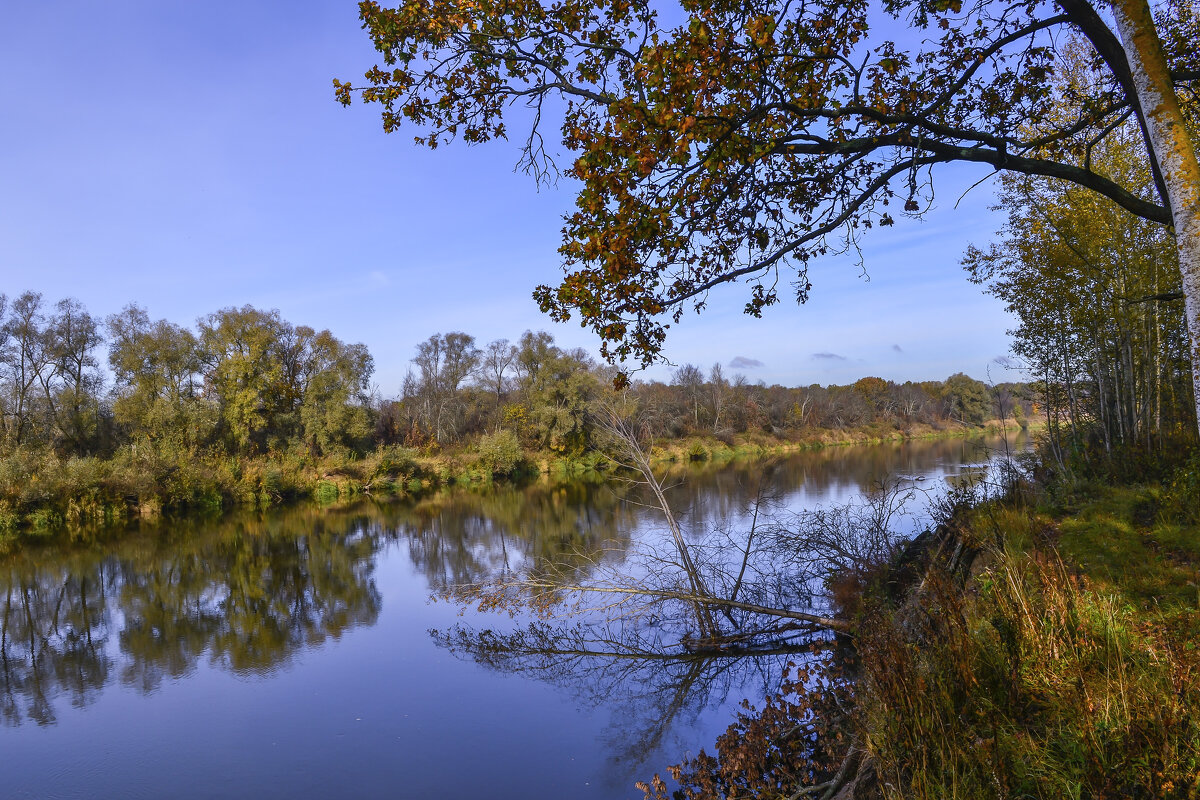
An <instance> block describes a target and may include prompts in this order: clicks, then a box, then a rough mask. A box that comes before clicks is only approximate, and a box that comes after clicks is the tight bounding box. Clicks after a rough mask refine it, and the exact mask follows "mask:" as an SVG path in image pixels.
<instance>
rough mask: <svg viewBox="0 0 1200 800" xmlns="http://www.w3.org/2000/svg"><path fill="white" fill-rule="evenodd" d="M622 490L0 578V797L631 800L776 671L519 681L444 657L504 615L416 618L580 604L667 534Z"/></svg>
mask: <svg viewBox="0 0 1200 800" xmlns="http://www.w3.org/2000/svg"><path fill="white" fill-rule="evenodd" d="M998 446H1000V445H999V443H998V442H990V441H989V442H982V441H964V440H941V441H914V442H905V443H897V444H883V445H876V446H860V447H834V448H827V449H824V450H818V451H808V452H802V453H797V454H795V455H791V456H788V457H786V458H778V459H773V460H770V461H757V462H753V463H734V464H730V465H725V466H721V467H711V466H710V467H698V468H695V469H689V470H681V471H680V472H678V473H676V474H673V475H672V476H671V481H670V483H671V484H672V485H673V488H671V490H670V492H669V495H670V500H671V504H672V506H673V507H674V508H675V509H676V510H677V512H678V516H679V519H680V523H681V526H682V527H683V528H684V529H685V531H687V532H689V535H690V534H692V533H697V534H698V533H699V532H701V531H705V530H709V529H712V528H714V527H719V526H720V525H722V524H723V523H725V522H727V521H729V520H731V519H734V520H736V519H739V518H741V517H742V516H743V515H744V514H745V513H746V508H747V507H748V504H749V503H750V502H751V500H752V499H753V498H754V497H755V496H756V493H757V492H759V490H760V489H761V488H762V487H763V486H764V484H766V485H769V488H771V489H772V490H773V491H774V493H775V495H776V496H777V497H778V498H779V499H780V501H781V502H782V503H784V504H786V505H787V506H789V507H791V508H796V509H800V508H813V507H817V506H820V505H824V504H830V503H841V502H846V501H848V500H852V499H853V498H855V497H856V496H859V495H861V494H862V493H863V492H864V491H866V490H867V489H868V488H869V487H871V486H872V484H874V483H875V482H877V481H879V480H880V479H882V478H884V477H885V476H904V477H906V478H908V479H922V480H920V481H917V483H916V485H919V486H922V487H932V488H935V489H936V487H941V486H944V485H946V484H947V483H948V482H953V481H955V480H957V479H958V477H959V476H963V475H969V474H975V473H976V472H977V471H978V468H979V465H980V464H982V463H984V462H986V461H987V460H988V459H989V458H990V457H991V456H992V455H994V453H995V448H997V447H998ZM631 491H634V490H632V489H630V488H629V486H628V485H627V484H625V483H623V482H619V481H608V482H587V481H580V482H576V483H566V484H556V485H547V484H535V485H530V486H525V487H521V488H516V487H496V488H492V489H489V490H487V491H486V492H485V491H468V490H462V491H454V492H446V493H443V494H439V495H437V496H435V497H431V498H427V499H424V500H421V501H419V502H413V503H400V502H397V503H388V504H378V505H376V504H371V503H364V504H359V505H356V506H354V507H351V508H325V509H320V508H317V507H315V506H304V507H298V508H291V509H286V510H283V511H273V512H267V513H238V514H233V515H230V516H227V517H223V518H220V519H218V520H209V521H191V522H182V523H181V522H174V523H171V524H165V523H163V524H158V525H144V526H142V527H141V528H140V529H139V530H137V531H134V532H132V533H128V534H126V535H124V536H122V537H120V538H118V539H116V540H115V541H114V542H112V543H103V542H93V543H86V544H85V543H78V544H75V545H71V546H66V545H64V546H54V547H45V548H38V549H31V550H27V551H25V552H22V553H18V554H15V555H13V556H10V557H8V558H6V559H4V560H0V614H2V615H3V617H2V627H3V630H2V636H0V798H26V797H28V798H108V797H112V798H166V797H171V798H210V797H211V798H220V797H248V798H293V799H294V798H336V797H348V798H376V797H378V798H385V797H386V798H398V797H399V798H403V797H446V798H460V797H461V798H491V799H497V800H500V799H503V798H529V797H554V798H575V797H579V798H626V797H640V793H639V792H637V790H636V789H635V788H634V786H633V783H634V782H635V781H636V780H641V779H647V778H649V777H650V776H651V775H652V774H653V773H654V772H656V771H657V772H663V771H664V770H665V767H666V766H667V765H669V764H671V763H675V762H677V761H679V760H680V758H681V757H682V756H684V755H686V754H689V753H695V752H697V751H699V750H700V749H701V748H708V749H709V750H710V751H711V748H712V743H713V741H714V740H715V738H716V736H717V735H718V734H719V733H720V732H721V731H723V730H724V728H725V727H726V726H727V725H728V724H729V722H730V721H731V720H732V719H733V716H734V714H736V712H737V710H738V706H739V703H740V701H741V700H742V699H743V698H750V699H751V701H752V702H753V701H755V700H758V699H761V696H762V693H763V692H764V691H769V690H770V685H771V683H772V682H773V681H774V680H777V679H778V676H779V672H780V671H781V669H782V666H783V663H784V662H783V661H782V660H781V658H782V657H780V658H776V659H775V660H774V661H771V660H770V659H726V660H724V661H721V662H716V663H715V664H700V663H699V662H694V661H686V662H679V663H670V664H667V663H664V664H658V665H656V664H653V663H651V664H649V665H647V664H629V663H628V662H617V663H607V662H604V661H603V660H602V659H590V660H582V661H581V660H579V659H575V660H565V661H562V662H561V663H559V662H555V661H546V660H541V661H538V662H537V663H533V664H528V663H525V664H522V663H511V662H505V661H504V660H502V659H497V658H493V657H490V656H489V654H488V652H487V649H486V648H476V649H475V650H472V649H471V648H469V647H468V648H463V647H461V646H456V645H455V639H454V637H453V636H452V635H449V634H448V633H447V632H451V631H454V630H456V626H463V625H465V626H467V628H468V630H470V631H475V632H476V633H477V632H478V631H480V630H485V629H491V628H496V629H498V630H501V631H506V630H513V629H515V627H517V626H520V625H521V624H523V622H524V620H523V619H521V618H520V615H518V617H517V618H516V619H512V618H510V617H509V616H508V615H496V614H484V613H482V612H478V611H476V610H474V609H467V610H465V611H463V610H461V609H459V608H458V607H457V606H455V605H453V604H450V603H446V602H430V599H429V598H430V596H431V594H432V593H434V592H436V591H438V590H439V589H442V588H444V587H446V586H448V585H453V584H459V583H465V582H479V581H483V580H486V579H488V578H490V577H495V576H496V575H498V574H500V573H501V572H502V571H506V570H508V571H513V570H521V569H528V568H535V569H536V567H537V565H539V564H543V563H555V564H560V565H561V564H564V563H566V564H568V565H573V566H574V569H575V570H576V572H577V573H578V574H577V576H576V577H577V578H579V579H583V580H586V578H587V574H588V572H589V571H590V570H592V569H595V568H597V565H604V566H606V567H613V566H616V567H619V566H620V564H621V560H622V554H623V552H624V551H625V549H626V548H628V547H629V546H630V545H631V543H635V542H637V541H639V539H641V538H643V537H647V536H653V535H657V533H655V532H656V531H660V530H661V527H662V525H661V514H659V513H657V512H655V511H654V510H653V509H651V508H647V507H645V506H642V505H639V504H637V503H635V502H631V500H630V498H631V495H630V492H631ZM910 524H911V523H910ZM916 524H917V525H919V524H920V522H919V516H918V522H917V523H916ZM432 631H439V632H441V633H440V634H438V633H433V632H432ZM467 635H468V636H470V635H471V634H469V633H468V634H467ZM493 655H494V654H493Z"/></svg>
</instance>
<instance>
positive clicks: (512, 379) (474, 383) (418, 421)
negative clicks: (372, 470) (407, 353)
mask: <svg viewBox="0 0 1200 800" xmlns="http://www.w3.org/2000/svg"><path fill="white" fill-rule="evenodd" d="M413 365H414V369H413V370H411V371H410V372H409V374H408V377H407V379H406V380H405V382H404V391H403V394H402V395H401V396H400V397H399V398H398V399H396V400H393V401H389V402H383V403H381V404H380V405H379V407H378V409H379V418H378V424H377V427H376V431H377V434H378V438H379V441H380V442H381V443H385V444H407V445H410V446H428V445H431V444H436V445H438V446H443V447H444V446H447V445H451V444H454V443H457V442H461V441H463V440H466V439H470V438H472V437H475V436H479V435H483V434H487V433H489V432H494V431H498V430H507V431H511V432H513V433H515V434H516V435H517V436H518V437H519V439H520V441H521V444H522V445H523V446H525V447H526V448H529V449H538V450H550V451H553V452H559V453H565V454H576V453H579V452H583V451H585V450H588V449H590V448H591V447H592V446H593V438H594V434H595V419H594V414H593V409H594V408H595V404H596V401H598V400H615V399H617V398H616V396H615V392H616V390H614V389H613V381H614V378H615V377H616V375H617V372H616V370H615V369H614V368H613V367H611V366H608V365H606V364H603V363H599V362H597V361H596V360H595V359H593V358H591V357H590V356H589V355H588V354H587V353H586V352H585V351H583V350H580V349H574V350H568V349H564V348H561V347H559V346H558V345H556V344H555V343H554V339H553V337H551V336H550V334H548V333H546V332H544V331H538V332H533V331H526V332H525V333H524V334H523V335H522V336H521V337H520V339H519V340H518V342H517V343H516V344H512V343H511V342H510V341H509V340H507V339H498V340H496V341H492V342H490V343H488V344H487V345H486V346H483V347H479V346H478V345H477V344H476V341H475V338H474V337H473V336H471V335H469V334H466V333H461V332H454V333H446V334H441V333H439V334H435V335H433V336H431V337H429V338H428V339H427V340H425V341H424V342H422V343H421V344H420V345H418V346H417V355H416V357H415V358H414V359H413ZM620 393H621V399H623V400H625V401H632V402H635V403H636V404H637V406H638V408H639V412H640V414H641V416H642V418H643V419H645V420H646V421H647V422H648V423H649V424H650V426H651V428H652V429H653V430H654V431H656V432H657V433H659V434H660V435H663V436H666V437H669V438H678V437H683V436H689V435H709V436H717V437H728V436H733V435H737V434H745V433H749V432H755V433H766V434H771V435H775V436H783V437H787V436H794V435H798V434H800V433H802V432H803V431H805V430H811V429H834V430H838V429H848V428H862V427H867V426H873V425H888V426H892V427H897V428H905V427H909V426H912V425H914V424H926V425H939V424H944V423H961V424H966V425H978V424H982V423H983V422H985V421H987V420H989V419H995V418H998V417H1011V416H1014V415H1020V416H1024V415H1027V414H1029V413H1031V411H1032V409H1031V407H1030V402H1029V400H1028V392H1027V391H1026V388H1025V387H1024V386H1023V385H1020V384H1002V385H999V386H995V387H989V386H987V385H986V384H984V383H982V382H981V381H977V380H974V379H973V378H970V377H969V376H967V375H964V374H962V373H959V374H957V375H952V376H950V378H948V379H947V380H945V381H922V382H912V381H908V382H905V383H903V384H897V383H894V382H891V381H885V380H883V379H881V378H874V377H869V378H863V379H861V380H859V381H857V382H856V383H854V384H852V385H850V386H828V387H825V386H819V385H816V384H814V385H812V386H808V387H799V388H789V387H784V386H778V385H776V386H766V385H764V384H762V383H757V384H753V383H750V382H749V381H748V380H747V379H746V377H745V376H744V375H740V374H735V375H732V376H726V374H725V368H724V366H723V365H722V364H720V363H716V364H713V365H712V367H711V368H710V369H708V370H705V369H702V368H701V367H699V366H697V365H695V364H684V365H682V366H680V367H679V368H678V369H676V370H675V371H674V374H673V377H672V379H671V381H670V382H669V383H662V382H659V381H635V382H633V383H630V384H629V385H627V386H624V387H623V388H622V389H621V390H620Z"/></svg>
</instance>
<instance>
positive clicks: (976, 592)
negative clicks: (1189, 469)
mask: <svg viewBox="0 0 1200 800" xmlns="http://www.w3.org/2000/svg"><path fill="white" fill-rule="evenodd" d="M1160 498H1161V489H1160V488H1158V487H1103V486H1095V487H1091V488H1090V490H1089V491H1087V492H1084V493H1081V494H1077V495H1076V496H1075V497H1074V498H1073V500H1072V503H1071V506H1070V508H1069V509H1062V508H1060V509H1040V510H1037V509H1031V508H1023V507H1004V506H1001V505H999V504H991V505H986V506H983V507H981V508H977V509H975V510H974V511H973V512H972V513H971V514H969V515H968V519H967V524H966V530H965V533H964V536H965V537H966V538H967V539H968V540H970V541H973V542H974V543H976V544H977V545H980V546H981V553H982V555H981V556H980V557H979V558H978V559H976V562H975V567H974V570H973V573H972V575H971V576H970V577H968V578H967V579H966V583H965V585H961V584H960V583H959V582H958V579H956V578H954V577H952V576H949V575H945V574H938V573H934V574H933V575H932V576H931V577H930V578H928V579H927V580H926V584H925V589H924V592H923V593H922V594H921V595H919V600H918V602H917V608H916V610H914V609H913V608H908V609H906V610H904V609H902V610H901V611H895V610H892V611H886V610H881V611H879V612H877V613H878V614H879V616H878V617H877V618H876V620H875V621H874V624H873V625H871V626H869V628H868V629H867V630H869V632H868V633H866V634H865V635H864V637H863V642H862V644H861V647H860V650H861V655H862V659H863V665H864V667H863V680H862V684H861V689H862V691H861V701H862V707H863V709H864V716H863V717H862V724H863V726H864V734H863V735H864V737H865V738H866V739H867V740H868V742H869V747H870V749H871V751H872V753H873V754H874V755H875V757H876V759H877V763H878V769H879V775H880V777H881V779H882V780H881V784H882V785H883V787H884V790H883V794H884V795H885V796H889V797H904V798H952V797H962V798H976V797H979V798H987V797H996V798H1000V797H1038V798H1059V797H1062V798H1118V797H1122V798H1123V797H1147V798H1149V797H1165V798H1196V797H1200V651H1198V650H1197V646H1198V645H1197V643H1198V642H1200V590H1198V588H1197V586H1198V585H1200V527H1197V526H1187V525H1180V524H1177V523H1175V522H1172V521H1170V520H1169V519H1164V517H1163V515H1162V514H1160V513H1158V511H1157V508H1158V507H1159V500H1160Z"/></svg>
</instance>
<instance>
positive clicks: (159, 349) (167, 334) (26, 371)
mask: <svg viewBox="0 0 1200 800" xmlns="http://www.w3.org/2000/svg"><path fill="white" fill-rule="evenodd" d="M0 312H2V315H0V442H2V444H3V447H4V448H6V449H12V448H20V447H24V448H39V447H40V448H51V449H53V450H54V451H55V452H57V453H58V454H59V455H62V456H84V455H100V456H103V455H107V454H111V453H112V452H114V451H115V450H116V449H117V448H119V447H122V446H132V447H133V448H134V449H137V448H139V447H143V448H150V449H151V450H152V451H154V452H158V453H164V454H174V455H186V454H189V453H196V452H200V451H205V450H212V449H219V450H221V451H222V452H226V453H229V454H233V455H238V456H253V455H257V454H262V453H267V452H272V451H281V450H289V449H290V450H299V451H301V452H303V453H305V454H307V455H313V456H320V455H323V454H326V453H342V454H349V453H364V452H367V451H369V450H371V449H374V448H375V447H377V446H380V445H392V444H401V445H408V446H415V447H423V448H444V447H449V446H455V445H461V444H463V443H467V442H471V441H473V440H475V439H477V438H478V437H480V436H484V435H495V434H496V433H497V432H501V431H506V432H509V433H510V434H512V435H513V436H514V437H515V438H516V439H517V441H518V442H519V444H520V445H521V446H522V447H524V448H526V449H530V450H544V451H550V452H555V453H559V454H564V455H577V454H579V453H582V452H585V451H587V450H590V449H592V448H593V447H594V443H595V442H594V434H595V414H594V409H595V408H596V405H597V403H598V402H601V401H612V400H615V399H617V396H616V393H617V391H618V390H616V389H614V381H615V379H616V377H617V371H616V369H615V368H614V367H611V366H608V365H606V364H603V363H600V362H597V361H596V360H595V359H593V358H592V357H591V356H590V355H588V353H587V352H585V351H584V350H582V349H579V348H576V349H567V348H563V347H560V346H558V345H557V344H555V342H554V338H553V337H552V336H551V335H550V334H548V333H546V332H544V331H536V332H534V331H526V332H525V333H524V334H523V335H522V336H521V337H520V338H519V339H518V340H517V342H516V344H513V343H511V342H510V341H509V340H507V339H499V340H496V341H493V342H490V343H488V344H487V345H485V346H483V347H480V346H478V345H477V344H476V341H475V338H474V337H473V336H471V335H469V334H466V333H461V332H452V333H444V334H443V333H438V334H434V335H433V336H430V337H429V338H428V339H426V340H425V341H423V342H421V343H420V344H419V345H417V347H416V354H415V356H414V358H413V359H412V368H411V369H410V370H409V373H408V375H407V377H406V378H405V381H404V386H403V391H402V393H401V394H400V396H399V397H398V398H396V399H388V400H384V399H380V398H379V397H378V396H377V395H376V394H374V393H373V392H372V391H371V388H370V378H371V374H372V372H373V369H374V362H373V360H372V357H371V354H370V353H369V352H368V351H367V348H366V347H365V346H364V345H361V344H346V343H345V342H342V341H341V340H339V339H338V338H336V337H335V336H334V335H333V334H331V333H330V332H329V331H327V330H324V331H315V330H313V329H312V328H310V327H307V326H304V325H293V324H292V323H290V322H288V321H286V320H284V319H283V318H282V317H281V316H280V315H279V312H278V311H261V310H259V309H255V308H252V307H250V306H245V307H242V308H226V309H222V310H220V311H217V312H214V313H212V314H208V315H207V316H205V317H202V318H201V319H199V320H198V321H197V324H196V327H195V328H193V329H189V328H185V327H183V326H180V325H176V324H174V323H172V322H168V321H167V320H153V319H151V318H150V316H149V315H148V314H147V313H146V311H145V310H144V309H142V308H140V307H139V306H136V305H130V306H128V307H126V308H125V309H124V310H123V311H121V313H119V314H114V315H112V316H110V317H108V318H107V319H104V320H100V319H97V318H95V317H93V316H92V315H91V314H89V313H88V311H87V309H86V308H84V306H83V305H82V304H80V303H79V302H78V301H76V300H73V299H67V300H61V301H59V302H58V303H56V304H54V305H53V306H50V305H48V304H46V303H45V302H44V301H43V298H42V296H41V295H40V294H38V293H35V292H26V293H24V294H22V295H20V296H19V297H17V298H15V299H14V300H13V301H12V302H11V303H9V302H7V301H6V300H5V299H4V298H3V297H2V296H0ZM102 360H104V361H106V363H107V366H108V370H104V369H103V368H102ZM620 392H621V396H622V399H624V400H626V401H634V402H636V403H637V404H638V406H639V408H640V409H641V411H642V413H643V414H644V415H645V417H646V418H647V419H648V420H649V421H650V422H651V424H652V426H653V427H654V429H655V430H657V431H659V432H661V434H662V435H664V436H668V437H681V436H687V435H715V436H719V437H728V436H732V435H735V434H744V433H747V432H758V433H767V434H772V435H776V436H789V435H795V434H797V433H798V432H802V431H804V430H806V429H824V428H831V429H845V428H856V427H864V426H870V425H875V424H888V425H893V426H897V427H905V426H908V425H911V424H914V423H924V424H940V423H943V422H958V423H964V424H979V423H982V422H984V421H985V420H987V419H990V418H993V417H996V416H1009V415H1010V414H1012V413H1014V405H1015V406H1016V408H1017V409H1019V410H1020V411H1021V412H1023V413H1028V412H1029V408H1028V403H1027V402H1025V403H1024V407H1023V408H1022V403H1021V402H1017V403H1015V404H1014V402H1013V400H1012V398H1013V397H1019V396H1021V395H1022V387H1020V386H1012V385H1010V386H1000V387H995V388H989V387H988V386H986V385H984V384H983V383H981V382H979V381H976V380H973V379H971V378H969V377H967V376H966V375H962V374H959V375H954V376H951V377H950V378H949V379H947V380H946V381H944V382H941V381H925V382H921V383H913V382H907V383H904V384H896V383H892V382H889V381H884V380H882V379H880V378H863V379H862V380H860V381H858V382H856V383H855V384H853V385H851V386H830V387H823V386H818V385H813V386H809V387H807V388H787V387H783V386H766V385H764V384H761V383H759V384H752V383H750V382H749V381H748V380H747V379H746V378H745V377H744V376H742V375H733V376H732V377H726V375H725V370H724V368H723V367H722V365H721V364H719V363H718V364H714V365H713V366H712V367H711V369H709V370H707V371H705V370H703V369H701V368H700V367H698V366H696V365H694V364H685V365H683V366H681V367H679V368H678V369H677V370H675V373H674V377H673V379H672V380H671V382H670V383H661V382H657V381H649V382H646V381H638V382H635V383H633V384H630V385H628V386H626V387H624V388H623V389H621V390H620Z"/></svg>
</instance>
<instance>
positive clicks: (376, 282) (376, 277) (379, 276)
mask: <svg viewBox="0 0 1200 800" xmlns="http://www.w3.org/2000/svg"><path fill="white" fill-rule="evenodd" d="M367 279H368V280H369V281H370V283H371V285H372V286H374V287H376V288H382V287H384V286H387V285H388V284H389V283H391V281H390V280H388V276H387V273H385V272H383V271H382V270H378V269H373V270H371V272H370V273H369V274H368V275H367Z"/></svg>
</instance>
